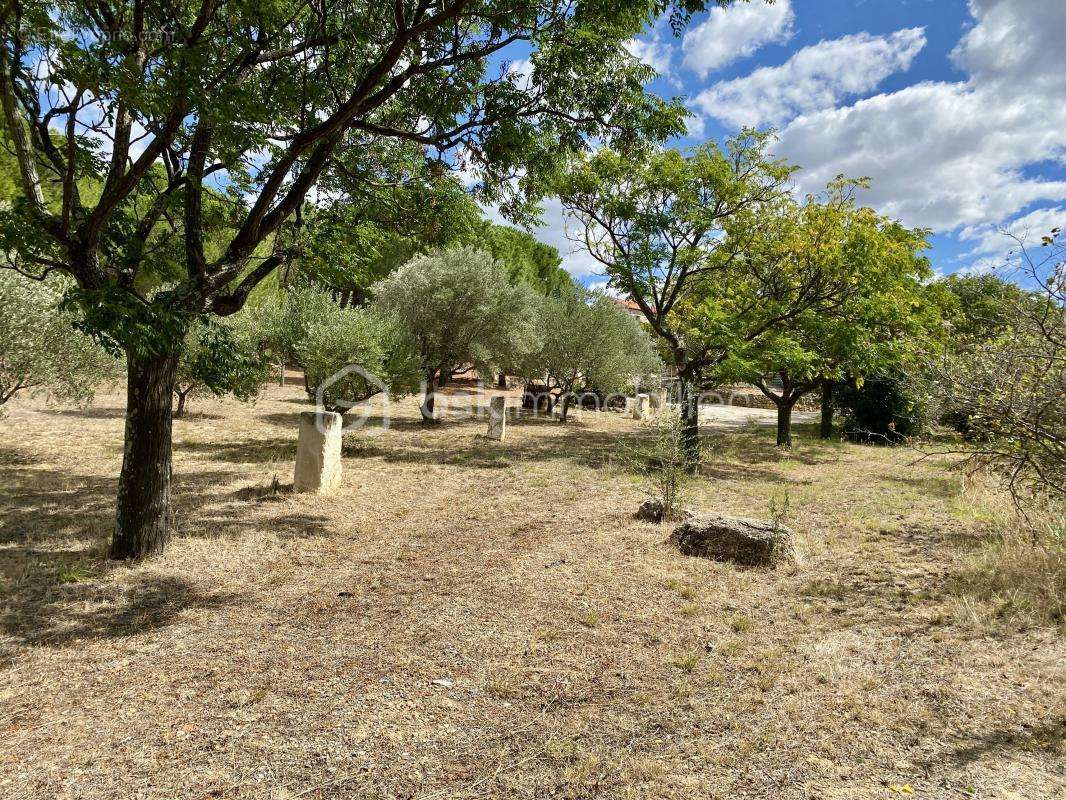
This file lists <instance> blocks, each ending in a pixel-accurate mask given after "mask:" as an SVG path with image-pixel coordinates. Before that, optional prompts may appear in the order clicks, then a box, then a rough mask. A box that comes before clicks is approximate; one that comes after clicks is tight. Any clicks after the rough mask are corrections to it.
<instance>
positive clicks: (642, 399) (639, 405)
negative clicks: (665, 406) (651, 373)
mask: <svg viewBox="0 0 1066 800" xmlns="http://www.w3.org/2000/svg"><path fill="white" fill-rule="evenodd" d="M649 404H650V402H649V400H648V395H646V394H638V395H637V399H636V400H635V401H634V402H633V419H647V418H648V406H649Z"/></svg>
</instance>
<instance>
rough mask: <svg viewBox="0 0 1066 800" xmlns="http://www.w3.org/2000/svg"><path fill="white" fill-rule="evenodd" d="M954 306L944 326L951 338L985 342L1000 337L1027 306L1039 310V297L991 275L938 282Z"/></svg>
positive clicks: (958, 340) (960, 340)
mask: <svg viewBox="0 0 1066 800" xmlns="http://www.w3.org/2000/svg"><path fill="white" fill-rule="evenodd" d="M937 283H938V285H939V286H940V288H942V289H943V290H944V291H946V292H947V293H948V294H949V295H950V296H951V297H953V298H954V299H955V300H956V302H955V303H954V304H953V307H952V308H951V309H950V314H949V315H948V319H947V322H948V323H949V324H950V326H951V338H952V339H953V340H955V341H956V342H960V343H974V342H988V341H991V340H993V339H997V338H999V337H1000V336H1002V335H1003V334H1004V333H1005V332H1006V331H1007V330H1009V329H1010V327H1011V326H1012V325H1013V324H1014V322H1015V320H1016V313H1015V312H1016V310H1017V309H1019V308H1021V307H1023V306H1025V305H1026V304H1028V303H1033V304H1034V309H1039V308H1040V305H1041V300H1042V298H1041V296H1040V294H1039V293H1037V292H1033V291H1030V290H1026V289H1023V288H1022V287H1021V286H1019V285H1018V284H1016V283H1013V282H1011V281H1008V280H1004V279H1003V277H1001V276H1000V275H996V274H994V273H989V274H984V275H958V274H956V275H948V276H947V277H946V278H943V279H942V280H940V281H938V282H937Z"/></svg>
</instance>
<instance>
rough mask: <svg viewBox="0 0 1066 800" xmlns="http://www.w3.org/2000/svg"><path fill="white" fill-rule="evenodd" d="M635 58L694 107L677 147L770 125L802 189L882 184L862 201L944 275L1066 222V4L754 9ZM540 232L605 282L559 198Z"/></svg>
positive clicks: (663, 29)
mask: <svg viewBox="0 0 1066 800" xmlns="http://www.w3.org/2000/svg"><path fill="white" fill-rule="evenodd" d="M630 49H631V52H633V54H634V55H636V56H637V57H638V58H640V59H641V60H642V61H644V62H645V63H647V64H649V65H650V66H652V67H654V68H655V69H656V71H657V72H658V73H659V77H658V78H657V79H656V80H655V81H653V82H652V83H651V84H649V89H650V90H652V91H654V92H656V93H658V94H661V95H663V96H665V97H681V98H683V99H684V102H685V105H686V106H687V107H688V108H689V109H690V110H691V111H692V112H693V116H692V118H691V119H690V120H689V135H688V136H687V137H685V138H683V139H681V140H679V141H676V142H674V143H672V144H673V145H674V146H678V147H685V146H691V145H694V144H699V143H701V142H703V141H705V140H707V139H716V140H723V139H725V138H727V137H728V136H730V135H732V134H734V133H736V132H737V131H738V130H739V128H740V127H741V126H744V125H752V126H756V127H759V128H772V129H774V130H775V131H776V134H777V141H776V143H775V146H774V147H775V150H776V152H777V153H778V154H779V155H781V156H783V157H785V158H787V159H788V160H789V161H791V162H792V163H794V164H797V165H798V166H799V167H800V168H801V170H800V172H799V173H798V175H797V178H796V183H797V186H796V189H797V191H798V192H801V193H807V192H817V191H818V190H819V189H820V188H824V186H825V184H826V183H827V182H828V181H829V180H831V179H832V178H833V177H835V176H836V175H838V174H841V173H843V174H846V175H848V176H850V177H869V178H870V179H871V188H870V189H869V190H867V191H865V192H863V193H862V194H861V195H860V200H861V201H862V202H863V203H864V204H866V205H870V206H872V207H874V208H875V209H877V210H878V211H880V212H881V213H883V214H887V215H889V216H892V217H894V218H897V219H900V220H901V221H902V222H904V223H905V224H906V225H909V226H912V227H923V228H929V229H930V230H931V231H932V232H933V235H932V237H931V241H932V244H933V247H932V250H931V251H930V253H929V256H930V259H931V261H932V264H933V267H934V269H935V270H936V271H937V272H938V273H939V274H951V273H954V272H959V271H971V272H972V271H977V272H980V271H985V270H988V269H991V268H992V267H994V266H996V265H998V264H1002V263H1003V261H1004V258H1005V256H1006V253H1007V252H1008V251H1009V250H1010V249H1011V247H1012V245H1013V242H1012V241H1011V240H1010V239H1009V238H1008V237H1007V236H1006V235H1005V234H1004V231H1005V230H1007V231H1010V232H1012V233H1014V234H1015V235H1018V236H1023V237H1028V239H1030V240H1032V239H1036V240H1039V237H1040V236H1041V235H1042V234H1044V233H1046V232H1047V231H1048V230H1050V229H1051V228H1052V227H1055V226H1056V225H1062V224H1064V223H1066V102H1064V98H1066V0H968V2H967V0H777V1H776V2H775V3H774V4H773V5H768V4H767V3H765V2H763V0H752V2H750V3H746V4H737V5H733V6H730V7H728V8H724V9H721V8H716V9H714V10H712V11H711V12H710V13H709V14H701V15H699V16H697V17H696V18H695V19H694V20H693V22H692V24H690V25H689V26H688V28H687V29H686V30H685V31H684V32H683V33H682V35H681V36H674V35H673V33H672V31H671V30H670V26H669V24H668V23H667V21H666V20H662V21H660V22H659V23H658V24H656V25H655V26H654V28H653V29H651V30H650V31H647V32H646V34H645V35H644V36H642V37H640V38H639V39H636V40H634V41H633V42H631V43H630ZM544 223H545V224H544V225H543V226H542V227H540V228H538V229H537V230H536V232H535V233H536V235H537V237H538V238H539V239H541V240H542V241H545V242H547V243H549V244H552V245H555V246H556V247H558V248H559V251H560V253H561V254H563V256H564V266H565V267H566V268H567V269H568V270H569V271H570V272H571V274H573V275H574V276H575V277H578V278H581V279H582V281H583V282H585V283H589V284H596V283H599V282H600V281H601V280H602V278H601V277H599V276H598V275H597V272H598V265H597V264H596V263H595V262H593V261H592V260H591V259H590V258H589V257H588V255H587V254H583V253H582V252H581V250H580V249H579V248H578V247H577V246H575V245H574V244H573V243H572V242H570V241H569V240H568V238H567V236H566V221H565V215H564V213H563V210H562V208H561V207H560V205H559V204H558V202H557V201H556V202H550V203H548V204H546V206H545V214H544ZM570 227H571V229H572V228H573V226H572V225H571V226H570Z"/></svg>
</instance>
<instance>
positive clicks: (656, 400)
mask: <svg viewBox="0 0 1066 800" xmlns="http://www.w3.org/2000/svg"><path fill="white" fill-rule="evenodd" d="M668 398H669V394H668V393H667V391H666V389H660V390H659V391H657V392H656V393H655V394H653V395H651V407H652V408H653V409H654V410H655V413H657V414H661V413H663V411H665V410H666V404H667V402H668Z"/></svg>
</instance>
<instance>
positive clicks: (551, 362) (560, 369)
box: [521, 288, 662, 419]
mask: <svg viewBox="0 0 1066 800" xmlns="http://www.w3.org/2000/svg"><path fill="white" fill-rule="evenodd" d="M540 327H541V346H540V348H539V349H538V350H536V351H535V352H533V353H532V354H530V356H529V357H528V358H527V359H526V360H525V362H524V364H523V367H522V370H521V372H522V374H523V375H524V376H525V377H528V378H530V379H534V380H540V379H546V380H547V386H548V387H549V389H553V390H556V391H557V392H558V394H560V395H561V396H562V397H563V402H564V410H565V409H566V408H567V407H568V406H569V401H570V396H571V395H576V394H580V393H582V392H588V391H595V392H598V393H600V394H612V393H614V392H620V391H623V390H625V389H627V388H629V387H631V386H633V385H634V384H647V383H650V382H651V380H652V379H653V377H657V375H658V372H659V370H660V369H661V366H662V364H661V362H660V360H659V357H658V355H657V354H656V352H655V348H654V346H653V343H652V340H651V338H650V337H649V336H648V334H647V332H646V331H645V330H644V328H643V327H642V326H641V324H640V323H639V322H638V321H637V320H636V319H634V318H633V317H631V316H630V315H629V314H628V313H627V312H626V311H625V310H624V309H623V308H622V307H621V306H620V305H619V304H618V303H616V302H615V301H614V300H613V299H611V298H610V297H607V296H605V295H603V294H601V293H596V292H590V291H586V290H583V289H576V288H575V289H571V290H569V291H566V292H564V293H563V294H561V295H560V296H559V297H549V298H546V299H544V300H543V301H542V302H541V310H540ZM564 419H565V417H564Z"/></svg>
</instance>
